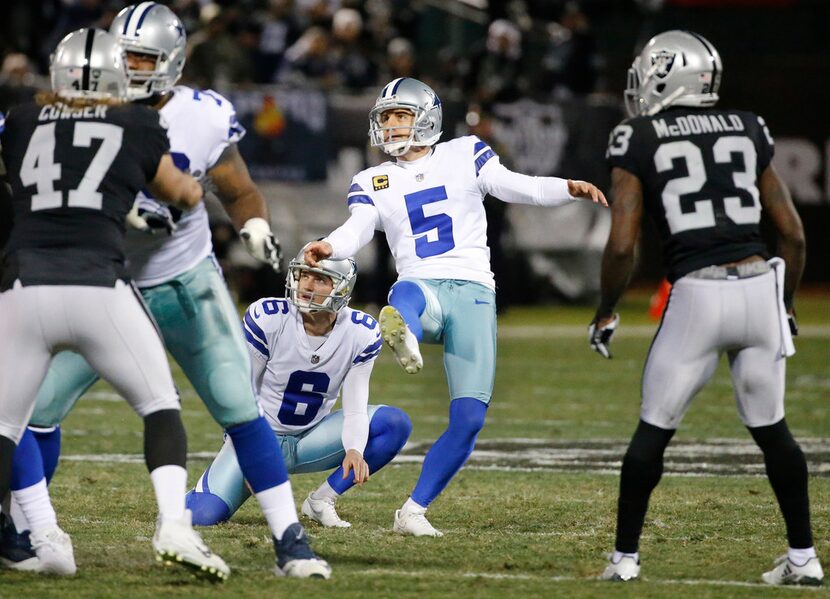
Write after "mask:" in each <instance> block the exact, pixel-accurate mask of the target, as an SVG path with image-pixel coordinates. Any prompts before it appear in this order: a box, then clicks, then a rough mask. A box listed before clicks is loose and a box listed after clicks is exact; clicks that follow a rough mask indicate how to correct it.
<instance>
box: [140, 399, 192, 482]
mask: <svg viewBox="0 0 830 599" xmlns="http://www.w3.org/2000/svg"><path fill="white" fill-rule="evenodd" d="M144 460H145V462H146V463H147V470H149V471H150V472H152V471H153V470H155V469H156V468H158V467H159V466H181V467H182V468H185V467H186V464H187V435H186V434H185V432H184V425H183V424H182V418H181V414H180V413H179V410H159V411H158V412H153V413H152V414H148V415H147V416H145V417H144Z"/></svg>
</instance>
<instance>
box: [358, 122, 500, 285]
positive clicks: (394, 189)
mask: <svg viewBox="0 0 830 599" xmlns="http://www.w3.org/2000/svg"><path fill="white" fill-rule="evenodd" d="M494 163H498V155H496V153H495V152H493V150H492V149H491V148H490V147H489V146H488V145H487V144H486V143H485V142H483V141H481V140H480V139H478V138H477V137H475V136H466V137H459V138H456V139H453V140H451V141H448V142H445V143H439V144H437V145H435V146H434V149H433V151H432V152H431V153H430V154H429V155H427V156H426V157H424V158H421V159H419V160H416V161H412V162H405V161H397V162H384V163H383V164H381V165H379V166H376V167H372V168H369V169H366V170H364V171H361V172H360V173H358V174H357V175H355V177H354V178H353V179H352V185H351V188H350V189H349V193H348V196H347V200H346V201H347V203H348V206H349V209H350V210H355V209H361V210H362V209H367V208H369V209H373V210H375V211H377V222H378V225H377V228H378V229H379V230H382V231H384V232H385V234H386V239H387V242H388V244H389V249H390V250H391V252H392V255H393V256H394V258H395V265H396V268H397V271H398V277H399V278H408V277H411V278H418V279H461V280H468V281H476V282H479V283H482V284H484V285H486V286H488V287H490V288H491V289H494V288H495V283H494V279H493V273H492V271H491V270H490V249H489V248H488V247H487V220H486V215H485V212H484V204H483V200H484V196H485V195H486V193H485V192H483V191H482V189H481V187H480V185H479V175H480V173H481V172H483V169H486V168H487V167H488V166H490V165H491V164H494Z"/></svg>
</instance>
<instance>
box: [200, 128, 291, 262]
mask: <svg viewBox="0 0 830 599" xmlns="http://www.w3.org/2000/svg"><path fill="white" fill-rule="evenodd" d="M208 176H209V177H210V180H211V182H212V183H213V187H214V188H215V191H216V196H217V197H218V198H219V201H220V202H222V206H224V208H225V211H226V212H227V213H228V216H230V217H231V221H232V222H233V225H234V227H235V228H236V230H237V231H239V236H240V237H241V238H242V242H243V243H244V244H245V248H246V249H247V250H248V252H249V253H250V254H251V255H252V256H253V257H254V258H256V259H257V260H260V261H262V262H267V263H268V264H270V265H271V266H273V267H274V270H277V271H279V270H280V268H281V262H282V248H281V247H280V243H279V241H278V240H277V238H276V237H275V236H274V233H273V232H272V231H271V225H270V216H269V214H268V204H267V203H266V202H265V197H264V196H263V195H262V193H261V192H260V191H259V188H258V187H257V186H256V183H254V181H253V179H251V175H250V173H249V172H248V166H247V165H246V164H245V160H244V159H243V158H242V155H241V154H240V153H239V149H238V148H237V146H236V144H230V145H229V146H228V147H227V148H225V151H224V152H222V155H221V156H220V157H219V160H217V161H216V164H214V165H213V166H212V167H211V168H210V169H209V170H208Z"/></svg>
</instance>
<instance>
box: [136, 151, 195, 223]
mask: <svg viewBox="0 0 830 599" xmlns="http://www.w3.org/2000/svg"><path fill="white" fill-rule="evenodd" d="M148 187H149V188H150V193H152V194H153V197H156V198H158V199H160V200H161V201H163V202H167V203H168V204H172V205H173V206H175V207H176V208H181V209H182V210H190V209H191V208H193V207H194V206H196V204H198V203H199V202H200V201H201V200H202V196H203V195H204V191H203V190H202V186H201V184H200V183H199V182H198V181H197V180H196V179H194V178H193V177H191V176H190V175H188V174H186V173H183V172H182V171H180V170H179V169H178V168H177V167H176V165H175V164H173V159H172V158H171V157H170V154H164V155H163V156H162V157H161V160H160V161H159V166H158V169H157V170H156V176H155V177H153V180H152V181H150V182H149V183H148Z"/></svg>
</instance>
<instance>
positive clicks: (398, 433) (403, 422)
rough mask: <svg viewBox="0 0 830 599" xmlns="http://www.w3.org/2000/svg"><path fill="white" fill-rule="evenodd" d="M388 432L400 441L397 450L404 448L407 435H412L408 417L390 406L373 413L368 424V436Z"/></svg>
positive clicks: (382, 407)
mask: <svg viewBox="0 0 830 599" xmlns="http://www.w3.org/2000/svg"><path fill="white" fill-rule="evenodd" d="M375 429H377V430H378V432H379V433H380V431H389V432H390V433H392V434H393V435H394V436H395V438H396V439H399V440H400V445H399V447H398V449H400V448H401V447H403V446H404V444H405V443H406V441H407V439H409V435H410V434H411V433H412V421H411V420H410V419H409V415H408V414H407V413H406V412H404V411H403V410H401V409H400V408H394V407H392V406H381V407H379V408H378V409H377V411H375V413H374V415H373V416H372V420H371V421H370V422H369V435H372V434H373V433H374V432H375Z"/></svg>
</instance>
